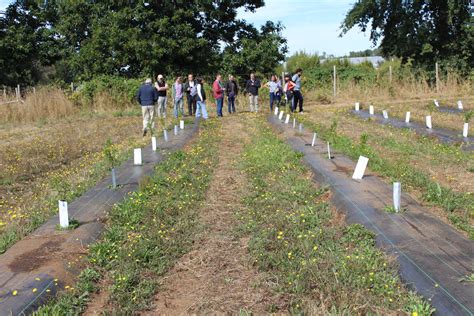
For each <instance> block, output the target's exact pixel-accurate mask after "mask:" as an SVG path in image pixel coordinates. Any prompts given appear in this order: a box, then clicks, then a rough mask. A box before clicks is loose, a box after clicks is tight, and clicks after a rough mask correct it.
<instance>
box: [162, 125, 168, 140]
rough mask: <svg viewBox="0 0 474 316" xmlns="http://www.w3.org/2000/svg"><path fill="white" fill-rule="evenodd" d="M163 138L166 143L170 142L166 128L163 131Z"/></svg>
mask: <svg viewBox="0 0 474 316" xmlns="http://www.w3.org/2000/svg"><path fill="white" fill-rule="evenodd" d="M163 138H164V139H165V142H167V141H168V131H167V130H166V128H165V129H164V130H163Z"/></svg>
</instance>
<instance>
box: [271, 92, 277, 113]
mask: <svg viewBox="0 0 474 316" xmlns="http://www.w3.org/2000/svg"><path fill="white" fill-rule="evenodd" d="M276 100H277V98H276V94H275V92H270V111H273V102H275V101H276Z"/></svg>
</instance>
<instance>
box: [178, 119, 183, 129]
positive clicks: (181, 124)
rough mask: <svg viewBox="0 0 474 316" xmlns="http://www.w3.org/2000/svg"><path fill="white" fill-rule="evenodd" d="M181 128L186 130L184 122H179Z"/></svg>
mask: <svg viewBox="0 0 474 316" xmlns="http://www.w3.org/2000/svg"><path fill="white" fill-rule="evenodd" d="M179 128H180V129H184V121H183V120H181V121H179Z"/></svg>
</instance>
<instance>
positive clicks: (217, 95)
mask: <svg viewBox="0 0 474 316" xmlns="http://www.w3.org/2000/svg"><path fill="white" fill-rule="evenodd" d="M221 79H222V77H221V75H219V74H218V75H217V76H216V80H215V81H214V83H213V84H212V94H213V96H214V99H215V100H216V111H217V116H218V117H222V116H223V115H222V107H223V105H224V86H223V85H222V82H221Z"/></svg>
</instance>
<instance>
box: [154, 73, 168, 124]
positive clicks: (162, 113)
mask: <svg viewBox="0 0 474 316" xmlns="http://www.w3.org/2000/svg"><path fill="white" fill-rule="evenodd" d="M157 79H158V81H157V82H156V83H155V88H156V90H157V91H158V106H157V107H158V111H157V113H158V117H163V118H165V117H166V101H167V98H166V90H168V84H167V83H166V81H165V78H164V77H163V75H158V77H157Z"/></svg>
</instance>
